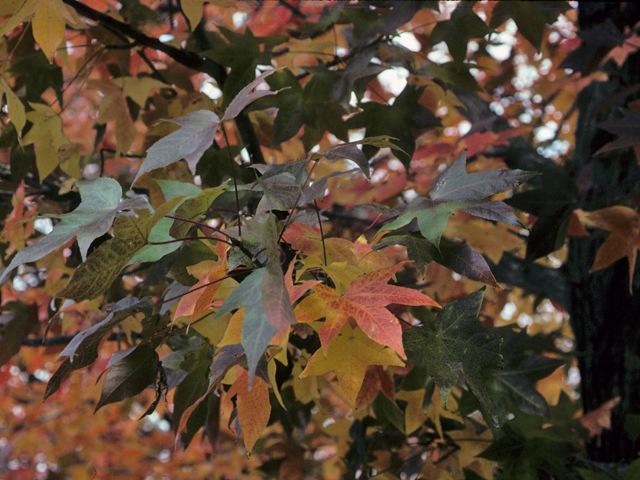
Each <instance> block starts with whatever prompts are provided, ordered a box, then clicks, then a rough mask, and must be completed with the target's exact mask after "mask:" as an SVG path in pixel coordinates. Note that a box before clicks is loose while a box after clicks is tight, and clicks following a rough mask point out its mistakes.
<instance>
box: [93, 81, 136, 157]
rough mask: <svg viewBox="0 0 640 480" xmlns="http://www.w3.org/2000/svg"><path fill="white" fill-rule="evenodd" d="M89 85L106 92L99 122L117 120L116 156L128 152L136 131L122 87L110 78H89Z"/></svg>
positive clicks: (99, 109) (100, 108)
mask: <svg viewBox="0 0 640 480" xmlns="http://www.w3.org/2000/svg"><path fill="white" fill-rule="evenodd" d="M87 85H88V86H89V87H90V88H95V89H96V90H99V91H100V92H102V93H103V94H104V97H103V98H102V101H101V102H100V106H99V107H98V123H101V124H105V123H108V122H111V121H115V122H116V143H117V145H118V146H117V152H116V157H118V156H120V154H123V153H124V154H126V153H127V152H128V151H129V148H131V145H132V144H133V140H134V139H135V131H134V129H133V123H132V122H131V117H130V116H129V109H128V108H127V102H126V100H125V97H124V93H123V90H122V88H121V87H119V86H118V85H117V84H116V83H115V82H114V81H113V80H109V79H101V80H87Z"/></svg>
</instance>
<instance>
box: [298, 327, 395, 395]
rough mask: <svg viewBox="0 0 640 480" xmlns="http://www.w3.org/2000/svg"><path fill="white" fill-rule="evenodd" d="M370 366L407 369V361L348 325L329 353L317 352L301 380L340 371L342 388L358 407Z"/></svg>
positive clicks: (339, 376)
mask: <svg viewBox="0 0 640 480" xmlns="http://www.w3.org/2000/svg"><path fill="white" fill-rule="evenodd" d="M369 365H396V366H399V367H402V366H404V362H402V360H400V359H399V358H398V356H397V355H396V353H395V352H394V351H393V350H391V349H389V348H385V347H383V346H382V345H379V344H378V343H376V342H374V341H373V340H371V339H370V338H369V337H368V336H367V335H366V334H365V333H364V332H363V331H362V329H360V328H359V327H356V328H355V329H352V328H351V325H349V324H348V323H347V324H344V325H343V326H342V328H341V329H340V331H339V333H338V334H337V336H336V338H335V340H334V341H333V342H332V343H331V345H330V346H329V349H328V351H327V352H326V358H325V354H324V353H323V351H322V350H321V349H319V350H317V351H316V352H315V353H314V354H313V356H312V357H311V358H310V359H309V363H307V367H306V368H305V369H304V370H303V372H302V373H301V374H300V378H304V377H308V376H310V375H322V374H324V373H327V372H329V371H331V370H333V371H335V372H336V376H337V377H338V382H339V383H340V387H341V388H342V390H343V391H344V393H345V395H346V396H347V399H348V400H349V402H351V404H352V405H355V403H356V399H357V398H358V392H359V391H360V387H362V382H363V380H364V376H365V373H366V371H367V367H368V366H369Z"/></svg>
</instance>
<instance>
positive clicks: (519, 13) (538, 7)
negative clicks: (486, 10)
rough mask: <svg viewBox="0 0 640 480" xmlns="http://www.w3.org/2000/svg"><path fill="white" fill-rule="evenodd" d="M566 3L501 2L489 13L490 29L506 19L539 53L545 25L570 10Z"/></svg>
mask: <svg viewBox="0 0 640 480" xmlns="http://www.w3.org/2000/svg"><path fill="white" fill-rule="evenodd" d="M570 9H571V6H570V5H569V4H568V3H567V2H540V1H538V2H509V1H504V0H503V1H501V2H499V3H498V4H497V5H496V6H495V7H493V10H492V11H491V22H490V23H489V26H490V27H491V28H497V27H499V26H500V25H502V24H503V23H504V22H506V21H507V20H508V19H510V18H511V19H513V21H514V22H515V23H516V25H517V26H518V31H519V32H520V33H521V34H522V36H523V37H524V38H526V39H527V40H529V42H531V44H532V45H533V46H534V47H536V50H537V51H538V52H539V51H540V46H541V45H542V34H543V33H544V26H545V24H552V23H553V22H555V21H556V19H557V18H558V15H560V14H561V13H562V12H565V11H567V10H570Z"/></svg>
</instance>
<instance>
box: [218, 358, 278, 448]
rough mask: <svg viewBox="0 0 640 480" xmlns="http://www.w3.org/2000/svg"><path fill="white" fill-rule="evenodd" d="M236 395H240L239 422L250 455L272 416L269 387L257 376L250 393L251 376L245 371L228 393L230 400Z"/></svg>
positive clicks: (238, 404)
mask: <svg viewBox="0 0 640 480" xmlns="http://www.w3.org/2000/svg"><path fill="white" fill-rule="evenodd" d="M236 394H237V395H238V399H237V401H236V406H237V408H238V421H239V422H240V428H241V429H242V433H243V434H244V446H245V447H246V449H247V452H248V453H250V452H251V450H253V446H254V445H255V443H256V441H257V440H258V438H259V437H260V434H261V433H262V431H263V430H264V429H265V428H267V424H268V423H269V416H270V415H271V404H270V403H269V385H267V384H266V382H265V381H264V380H262V379H261V378H260V377H258V376H255V377H254V378H253V386H252V388H251V391H249V374H248V372H246V371H244V372H243V373H242V375H240V377H239V378H238V379H237V380H236V381H235V383H234V384H233V385H232V386H231V388H230V389H229V392H228V393H227V395H228V396H229V397H228V398H231V397H232V396H234V395H236Z"/></svg>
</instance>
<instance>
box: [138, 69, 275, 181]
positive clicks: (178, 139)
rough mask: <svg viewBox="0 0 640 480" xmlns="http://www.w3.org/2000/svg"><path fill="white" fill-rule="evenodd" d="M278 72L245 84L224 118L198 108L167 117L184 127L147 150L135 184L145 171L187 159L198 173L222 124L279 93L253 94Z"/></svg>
mask: <svg viewBox="0 0 640 480" xmlns="http://www.w3.org/2000/svg"><path fill="white" fill-rule="evenodd" d="M275 71H276V70H271V71H268V72H265V73H263V74H262V75H260V76H259V77H258V78H256V79H255V80H254V81H253V82H251V83H250V84H249V85H247V86H246V87H244V88H243V89H242V90H241V91H240V92H239V93H238V95H237V96H236V97H235V98H234V99H233V100H232V101H231V103H230V104H229V107H228V108H227V110H226V112H225V114H224V116H223V117H222V119H221V118H220V117H218V115H216V114H215V113H214V112H211V111H209V110H198V111H196V112H191V113H188V114H186V115H184V116H183V117H179V118H174V119H171V120H167V121H169V122H173V123H177V124H178V125H180V126H181V127H182V128H180V129H179V130H176V131H175V132H173V133H170V134H169V135H167V136H166V137H164V138H162V139H160V140H158V141H157V142H156V143H154V144H153V145H152V146H151V147H150V148H149V150H147V158H146V159H145V160H144V162H143V163H142V165H141V166H140V169H139V170H138V174H137V175H136V178H135V179H134V180H133V183H135V182H136V180H138V178H140V176H141V175H142V174H143V173H146V172H149V171H151V170H155V169H156V168H162V167H166V166H167V165H171V164H172V163H175V162H177V161H178V160H181V159H183V158H184V159H185V160H186V161H187V164H188V165H189V168H190V169H191V173H193V174H194V175H195V172H196V164H197V163H198V160H200V157H202V154H203V153H204V152H205V150H207V149H208V148H209V147H210V146H211V145H212V144H213V140H214V139H215V136H216V132H217V131H218V127H219V126H220V123H221V122H223V121H225V120H231V119H233V118H235V117H237V116H238V115H239V114H240V112H241V111H242V109H243V108H244V107H246V106H247V105H248V104H249V103H251V102H252V101H254V100H256V99H258V98H260V97H264V96H266V95H275V94H276V93H277V92H272V91H269V90H257V91H255V92H253V93H249V92H251V90H253V89H254V88H256V87H257V86H258V85H259V84H260V83H261V82H262V81H263V80H264V79H265V78H266V77H268V76H269V75H271V74H272V73H274V72H275Z"/></svg>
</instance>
